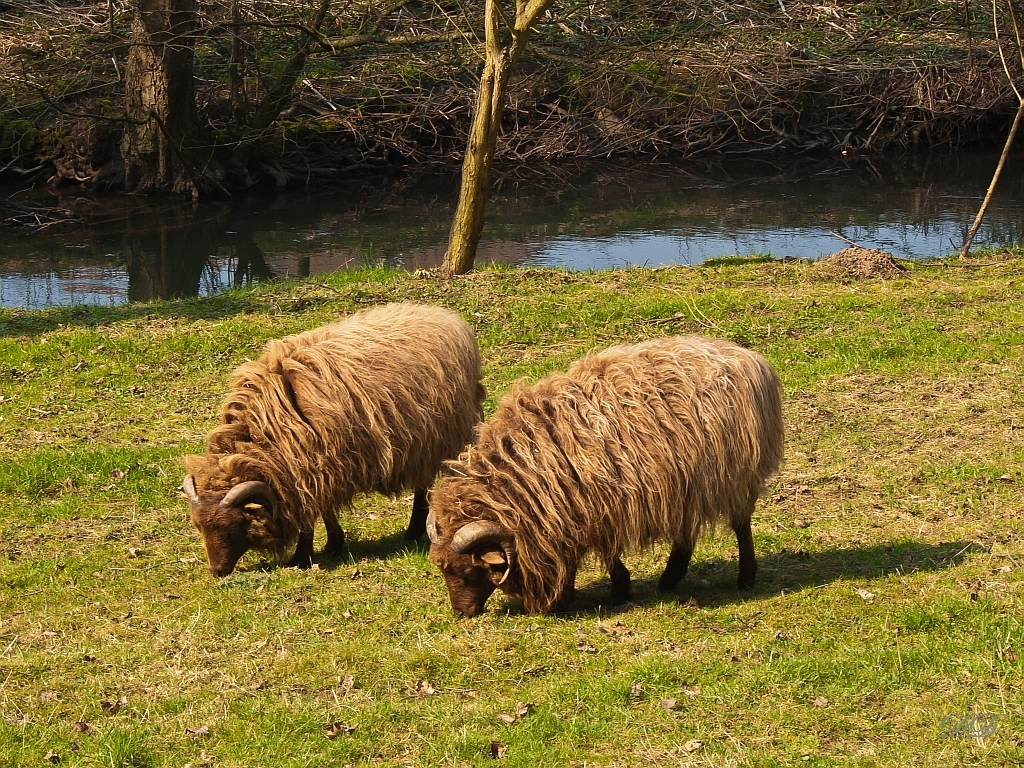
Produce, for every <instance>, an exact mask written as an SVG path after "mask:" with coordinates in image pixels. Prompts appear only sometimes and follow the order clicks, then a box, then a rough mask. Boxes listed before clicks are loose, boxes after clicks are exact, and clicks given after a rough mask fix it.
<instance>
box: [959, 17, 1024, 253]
mask: <svg viewBox="0 0 1024 768" xmlns="http://www.w3.org/2000/svg"><path fill="white" fill-rule="evenodd" d="M1007 5H1008V6H1009V7H1010V20H1011V21H1012V22H1013V32H1014V37H1015V38H1016V40H1017V53H1018V54H1019V55H1020V63H1021V69H1022V70H1024V46H1022V45H1021V39H1020V27H1019V26H1018V25H1017V15H1016V14H1015V13H1014V12H1013V2H1012V0H1011V1H1010V2H1008V3H1007ZM992 24H993V26H994V27H995V35H996V44H997V45H998V47H999V59H1000V61H1002V64H1003V71H1004V72H1005V73H1006V79H1007V80H1009V82H1010V87H1011V88H1012V89H1013V92H1014V94H1016V96H1017V114H1016V115H1015V116H1014V118H1013V124H1012V125H1011V126H1010V133H1009V134H1008V135H1007V137H1006V143H1005V144H1004V145H1003V153H1002V154H1001V155H1000V156H999V162H998V163H996V170H995V172H993V174H992V181H990V182H989V185H988V191H987V192H985V199H984V200H982V201H981V208H979V209H978V215H977V216H975V217H974V224H972V225H971V231H970V232H969V233H968V234H967V238H966V239H965V240H964V247H963V248H961V249H960V258H961V259H966V258H967V254H968V252H970V250H971V243H973V242H974V236H975V235H977V234H978V228H979V227H981V220H982V219H984V218H985V211H986V210H988V204H989V202H991V200H992V193H993V192H995V191H996V184H997V183H998V182H999V176H1000V174H1002V172H1003V166H1004V165H1006V157H1007V156H1008V155H1009V154H1010V147H1012V146H1013V140H1014V138H1015V137H1016V136H1017V128H1019V127H1020V121H1021V118H1024V96H1022V95H1021V92H1020V91H1018V90H1017V86H1016V85H1014V84H1013V75H1011V74H1010V68H1009V67H1008V66H1007V65H1006V57H1005V56H1004V55H1003V43H1002V41H1001V40H1000V39H999V17H998V12H997V9H996V0H992Z"/></svg>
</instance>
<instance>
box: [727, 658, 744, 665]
mask: <svg viewBox="0 0 1024 768" xmlns="http://www.w3.org/2000/svg"><path fill="white" fill-rule="evenodd" d="M729 661H731V662H732V663H733V664H739V663H740V662H741V661H742V659H741V658H740V657H739V656H733V657H732V658H731V659H729Z"/></svg>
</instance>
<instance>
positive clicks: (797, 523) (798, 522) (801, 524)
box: [793, 517, 810, 528]
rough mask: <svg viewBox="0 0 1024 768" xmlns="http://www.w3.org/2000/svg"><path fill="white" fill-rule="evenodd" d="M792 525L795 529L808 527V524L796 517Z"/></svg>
mask: <svg viewBox="0 0 1024 768" xmlns="http://www.w3.org/2000/svg"><path fill="white" fill-rule="evenodd" d="M793 525H795V526H796V527H797V528H806V527H807V526H809V525H810V523H808V522H807V521H806V520H804V519H803V518H802V517H798V518H797V519H796V520H794V521H793Z"/></svg>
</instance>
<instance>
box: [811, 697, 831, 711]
mask: <svg viewBox="0 0 1024 768" xmlns="http://www.w3.org/2000/svg"><path fill="white" fill-rule="evenodd" d="M812 703H813V704H814V706H816V707H818V708H819V709H824V708H825V707H827V706H828V699H826V698H825V697H824V696H818V697H817V698H816V699H815V700H814V701H813V702H812Z"/></svg>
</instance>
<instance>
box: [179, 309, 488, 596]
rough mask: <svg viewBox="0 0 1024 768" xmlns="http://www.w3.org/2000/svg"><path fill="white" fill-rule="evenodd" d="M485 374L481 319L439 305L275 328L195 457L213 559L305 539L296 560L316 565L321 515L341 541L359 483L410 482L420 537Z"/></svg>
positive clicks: (200, 513)
mask: <svg viewBox="0 0 1024 768" xmlns="http://www.w3.org/2000/svg"><path fill="white" fill-rule="evenodd" d="M480 379H481V373H480V352H479V349H478V348H477V343H476V338H475V336H474V334H473V330H472V329H471V328H470V327H469V325H467V324H466V322H465V321H463V320H462V318H460V317H459V316H458V315H456V314H454V313H452V312H449V311H447V310H444V309H441V308H439V307H430V306H423V305H417V304H388V305H386V306H380V307H375V308H372V309H367V310H363V311H361V312H357V313H356V314H354V315H352V316H351V317H348V318H346V319H344V320H341V321H340V322H336V323H332V324H329V325H325V326H322V327H320V328H314V329H311V330H308V331H305V332H303V333H299V334H297V335H294V336H287V337H285V338H283V339H280V340H273V341H270V342H269V343H268V344H267V346H266V348H265V350H264V352H263V354H262V355H261V356H260V358H259V359H258V360H255V361H252V362H246V363H244V364H243V365H241V366H239V367H238V368H237V369H236V370H235V372H234V374H233V376H232V380H231V388H230V392H229V394H228V396H227V398H226V400H225V401H224V404H223V406H222V408H221V424H220V426H218V427H216V428H215V429H213V430H212V431H211V432H210V434H209V435H208V437H207V452H206V453H205V454H204V455H202V456H187V457H186V459H185V464H186V467H187V469H188V472H189V474H188V475H187V476H186V477H185V480H184V482H183V483H182V490H183V491H184V494H185V495H186V496H187V498H188V501H189V506H190V516H191V519H192V523H193V524H194V525H195V526H196V527H197V528H198V529H199V531H200V533H201V534H202V537H203V542H204V545H205V549H206V556H207V564H208V566H209V570H210V573H211V574H213V575H214V576H216V577H221V576H226V575H227V574H229V573H231V571H232V570H233V569H234V567H235V564H236V563H237V562H238V559H239V558H240V557H241V556H242V555H243V554H244V553H245V552H246V551H248V550H249V549H250V548H255V549H259V550H264V551H267V552H269V553H271V554H272V555H273V556H274V557H275V558H276V559H277V560H278V561H280V560H282V559H283V557H284V555H285V553H286V551H287V550H288V549H289V548H290V547H291V546H292V545H293V544H296V543H297V545H296V549H295V555H294V557H293V558H292V559H291V561H290V563H289V564H290V565H297V566H300V567H308V566H310V565H311V562H312V553H313V528H314V524H315V522H316V520H317V518H320V519H322V520H323V522H324V525H325V527H326V528H327V544H326V547H325V549H324V552H325V553H326V554H329V555H331V554H337V553H338V552H340V551H341V549H342V548H343V546H344V541H345V538H344V533H343V532H342V530H341V526H340V525H339V522H338V513H337V511H338V509H339V507H346V506H348V505H349V504H350V503H351V501H352V498H353V496H354V495H355V494H356V493H357V492H368V491H376V492H379V493H382V494H387V495H391V496H394V495H396V494H398V493H399V492H400V491H403V490H406V489H413V490H414V491H415V496H414V502H413V510H412V516H411V518H410V520H409V526H408V528H407V530H406V532H405V537H406V539H409V540H416V539H418V538H420V537H421V536H422V535H423V533H424V532H425V527H426V516H427V498H426V489H427V488H429V487H430V484H431V483H432V482H433V480H434V477H435V475H436V474H437V472H438V471H439V469H440V467H441V463H442V462H443V461H444V460H445V459H451V458H454V457H455V456H457V455H458V453H459V451H461V450H462V449H463V448H464V447H465V445H466V444H467V443H468V442H469V441H470V440H472V437H473V429H474V427H475V426H476V425H477V424H478V423H479V422H480V420H481V419H482V418H483V410H482V403H483V399H484V394H485V392H484V387H483V385H482V384H481V381H480Z"/></svg>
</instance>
